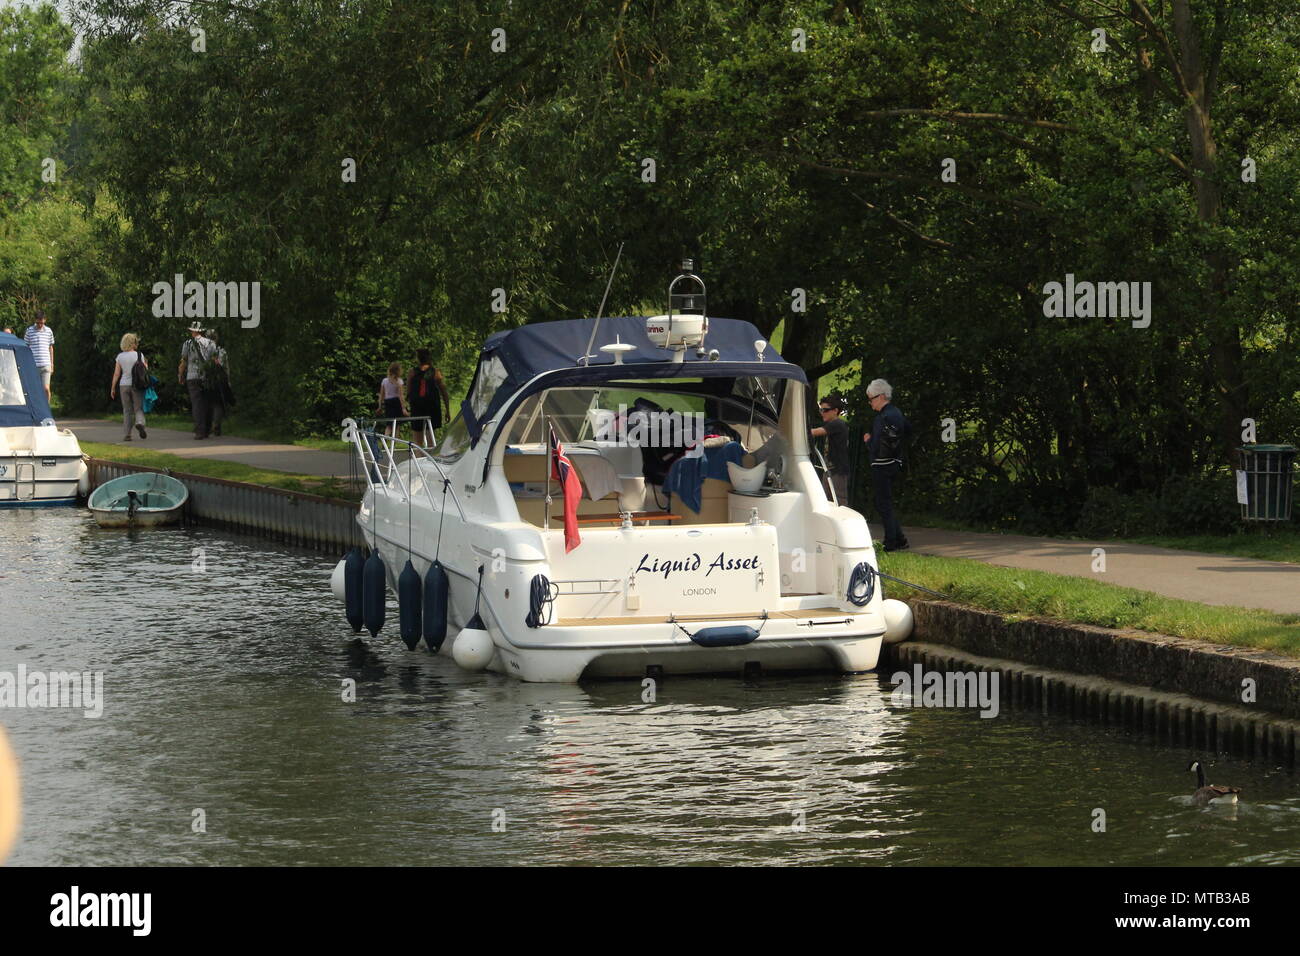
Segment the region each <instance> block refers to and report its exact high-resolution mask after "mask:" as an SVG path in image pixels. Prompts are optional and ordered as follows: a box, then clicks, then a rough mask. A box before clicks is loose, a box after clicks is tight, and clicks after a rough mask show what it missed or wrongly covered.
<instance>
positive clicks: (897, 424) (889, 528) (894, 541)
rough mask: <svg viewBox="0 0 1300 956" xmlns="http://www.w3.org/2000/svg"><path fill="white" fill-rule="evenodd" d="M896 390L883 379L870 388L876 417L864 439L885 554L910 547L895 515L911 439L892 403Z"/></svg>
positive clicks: (902, 416) (869, 397)
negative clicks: (900, 476) (896, 489)
mask: <svg viewBox="0 0 1300 956" xmlns="http://www.w3.org/2000/svg"><path fill="white" fill-rule="evenodd" d="M893 397H894V389H893V386H891V385H890V384H889V383H888V382H886V381H885V380H884V379H883V378H878V379H874V380H873V381H872V382H871V384H870V385H868V386H867V401H868V402H869V403H870V404H871V409H872V411H874V412H875V413H876V417H875V420H874V421H873V422H872V423H871V433H870V434H868V435H863V436H862V440H863V441H865V442H866V443H867V450H868V452H869V457H870V459H871V486H872V491H873V493H874V498H875V503H876V511H877V512H878V513H879V514H880V520H881V523H882V524H884V526H885V545H884V546H885V550H886V551H903V550H905V549H906V548H907V547H908V544H907V538H906V537H905V536H904V535H903V528H902V525H900V524H899V523H898V516H897V515H896V514H894V486H895V485H896V484H897V483H898V477H899V474H900V473H901V472H902V470H903V465H904V461H905V457H906V454H907V441H908V439H909V438H910V437H911V435H912V426H911V424H909V422H908V421H907V419H906V418H905V417H904V415H903V413H902V412H901V411H899V410H898V406H896V405H894V404H893V403H892V399H893Z"/></svg>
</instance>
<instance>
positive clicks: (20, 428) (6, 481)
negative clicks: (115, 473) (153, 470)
mask: <svg viewBox="0 0 1300 956" xmlns="http://www.w3.org/2000/svg"><path fill="white" fill-rule="evenodd" d="M86 483H87V469H86V462H85V459H84V456H83V455H82V453H81V446H80V445H79V444H78V443H77V436H76V435H74V434H72V432H70V431H68V430H67V429H66V428H59V427H58V426H57V425H56V424H55V423H54V418H53V416H52V415H51V413H50V405H49V402H48V401H46V399H45V387H44V386H43V385H42V384H41V379H40V373H39V372H38V371H37V370H36V362H35V360H34V359H33V358H32V350H31V349H30V348H28V347H27V343H26V342H24V341H23V340H22V339H20V338H17V337H16V336H13V335H8V334H6V333H3V332H0V508H5V507H10V508H12V507H22V506H43V505H64V504H73V503H75V502H76V500H77V495H78V493H81V494H85V492H86V490H87V489H86Z"/></svg>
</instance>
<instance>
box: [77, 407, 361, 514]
mask: <svg viewBox="0 0 1300 956" xmlns="http://www.w3.org/2000/svg"><path fill="white" fill-rule="evenodd" d="M151 424H152V423H151ZM81 450H82V451H83V452H85V453H86V454H87V455H90V456H91V457H93V458H102V459H104V460H106V461H121V462H126V463H128V464H132V465H145V466H147V467H150V468H165V469H167V470H169V471H180V472H185V473H187V474H191V475H203V476H204V477H206V478H225V479H226V480H227V481H246V482H248V483H249V484H253V485H263V486H265V487H267V488H281V489H283V490H285V491H298V492H303V493H306V494H311V495H323V496H324V497H326V498H344V499H347V500H349V501H358V500H360V497H361V492H360V491H359V490H357V489H354V488H353V487H352V486H351V485H349V483H348V481H347V479H346V478H344V479H338V478H323V477H321V476H319V475H300V474H296V473H294V472H291V471H275V470H273V469H270V468H255V467H253V466H252V465H241V464H239V463H237V462H233V461H217V460H216V459H214V458H182V457H181V456H180V455H169V454H167V453H166V452H161V451H150V450H148V449H145V448H126V447H124V446H122V445H109V444H103V443H101V442H93V441H83V442H81Z"/></svg>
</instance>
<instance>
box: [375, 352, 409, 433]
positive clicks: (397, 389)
mask: <svg viewBox="0 0 1300 956" xmlns="http://www.w3.org/2000/svg"><path fill="white" fill-rule="evenodd" d="M403 391H404V389H403V388H402V366H401V364H400V363H398V362H394V363H393V364H392V365H390V366H388V374H387V375H386V376H384V377H383V378H381V379H380V380H379V401H378V402H377V404H376V405H375V417H376V418H390V419H391V418H406V417H408V415H407V411H406V396H405V395H403V394H402V393H403ZM390 428H391V431H390ZM384 434H385V435H396V434H397V423H396V422H392V423H391V425H386V426H384Z"/></svg>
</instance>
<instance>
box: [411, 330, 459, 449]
mask: <svg viewBox="0 0 1300 956" xmlns="http://www.w3.org/2000/svg"><path fill="white" fill-rule="evenodd" d="M415 359H416V362H417V363H418V364H417V365H416V367H415V368H413V369H411V377H410V378H409V379H407V382H406V401H407V403H408V404H409V405H410V406H411V417H412V418H427V419H428V421H427V422H422V421H417V422H415V423H414V426H413V427H414V429H415V436H414V437H415V441H416V442H417V443H419V444H421V445H423V446H424V447H426V448H428V447H429V446H431V445H432V444H433V432H434V429H437V428H441V427H442V407H443V404H442V403H445V405H446V407H447V409H448V411H450V410H451V396H450V395H448V394H447V383H446V382H445V381H443V378H442V372H440V371H438V369H437V367H436V366H434V365H433V363H432V360H431V359H430V357H429V350H428V349H416V350H415ZM435 389H436V391H435ZM439 394H441V395H442V403H439V401H438V395H439Z"/></svg>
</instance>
